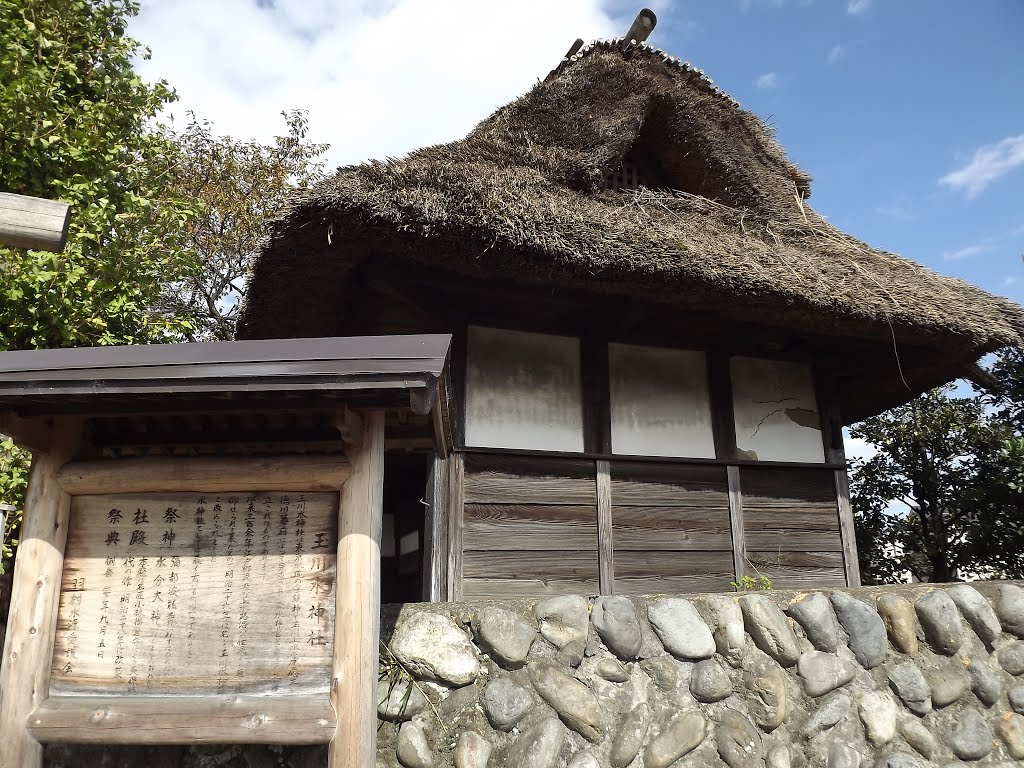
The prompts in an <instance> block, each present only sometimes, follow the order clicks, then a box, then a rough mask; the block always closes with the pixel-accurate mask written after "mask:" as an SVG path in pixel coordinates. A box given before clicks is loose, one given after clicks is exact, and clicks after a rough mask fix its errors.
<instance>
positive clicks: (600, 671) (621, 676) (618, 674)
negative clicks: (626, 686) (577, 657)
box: [594, 659, 629, 683]
mask: <svg viewBox="0 0 1024 768" xmlns="http://www.w3.org/2000/svg"><path fill="white" fill-rule="evenodd" d="M594 673H595V674H596V675H597V676H598V677H602V678H604V679H605V680H607V681H608V682H610V683H624V682H626V681H627V680H629V672H627V671H626V668H625V667H623V666H622V665H621V664H619V662H617V661H616V660H615V659H601V660H600V661H599V662H597V665H596V666H595V667H594Z"/></svg>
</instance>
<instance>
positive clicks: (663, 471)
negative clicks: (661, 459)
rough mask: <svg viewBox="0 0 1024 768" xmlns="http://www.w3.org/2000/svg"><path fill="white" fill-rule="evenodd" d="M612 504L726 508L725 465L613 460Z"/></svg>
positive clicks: (727, 501) (727, 502)
mask: <svg viewBox="0 0 1024 768" xmlns="http://www.w3.org/2000/svg"><path fill="white" fill-rule="evenodd" d="M611 490H612V504H613V505H614V506H616V507H618V506H639V507H718V508H720V509H726V508H727V506H728V504H729V500H728V484H727V480H726V472H725V468H724V467H721V466H714V465H700V464H667V463H666V464H654V463H651V464H642V463H634V462H614V463H613V464H612V475H611Z"/></svg>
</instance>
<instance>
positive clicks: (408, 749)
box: [395, 723, 434, 768]
mask: <svg viewBox="0 0 1024 768" xmlns="http://www.w3.org/2000/svg"><path fill="white" fill-rule="evenodd" d="M395 752H396V754H397V756H398V762H400V763H401V764H402V765H404V766H405V768H432V766H433V765H434V756H433V754H432V753H431V751H430V745H429V744H428V743H427V736H426V734H425V733H423V729H422V728H420V727H419V726H418V725H417V724H416V723H403V724H402V727H401V728H400V729H399V730H398V743H397V744H396V745H395Z"/></svg>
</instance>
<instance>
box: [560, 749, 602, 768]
mask: <svg viewBox="0 0 1024 768" xmlns="http://www.w3.org/2000/svg"><path fill="white" fill-rule="evenodd" d="M565 768H601V762H600V761H599V760H598V759H597V758H596V757H594V756H593V755H592V754H591V753H590V752H577V753H576V754H575V755H573V756H572V759H571V760H570V761H569V763H568V764H567V765H566V766H565Z"/></svg>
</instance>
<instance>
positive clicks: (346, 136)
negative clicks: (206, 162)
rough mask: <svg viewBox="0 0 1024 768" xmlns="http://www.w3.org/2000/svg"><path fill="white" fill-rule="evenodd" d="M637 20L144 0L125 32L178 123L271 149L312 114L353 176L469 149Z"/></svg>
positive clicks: (343, 2)
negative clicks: (173, 98)
mask: <svg viewBox="0 0 1024 768" xmlns="http://www.w3.org/2000/svg"><path fill="white" fill-rule="evenodd" d="M665 13H667V11H666V12H665ZM538 20H543V23H538ZM631 20H632V19H631V18H630V19H627V20H626V21H625V22H623V21H622V19H621V18H613V17H612V16H610V15H609V14H608V13H607V12H606V11H605V10H604V9H603V4H602V3H601V2H599V0H564V1H563V2H559V3H549V2H545V1H544V0H521V2H518V3H503V4H502V3H495V4H491V3H488V4H486V6H481V5H480V4H479V3H473V2H469V0H434V1H433V2H430V3H426V2H417V1H416V0H272V1H266V0H264V1H260V2H256V1H255V0H217V2H209V0H149V2H146V3H143V5H142V11H141V13H140V15H139V16H138V17H137V18H136V19H134V20H133V21H132V24H131V28H130V33H131V34H132V36H133V37H135V38H137V39H138V40H140V41H141V42H142V43H143V44H145V45H147V46H149V47H150V48H151V49H152V51H153V58H152V60H150V61H143V62H138V64H137V70H138V71H139V73H140V74H141V75H142V76H143V77H144V78H146V79H148V80H157V79H160V78H166V79H167V81H168V82H169V83H170V84H171V85H172V86H173V87H174V88H176V89H177V91H178V94H179V96H180V101H179V102H178V103H177V104H176V105H174V106H173V107H172V112H173V113H174V114H175V115H176V116H178V117H179V119H181V118H183V117H184V114H185V111H186V110H193V111H194V112H195V113H196V114H197V115H198V116H199V117H200V118H205V119H208V120H211V121H212V122H213V124H214V128H215V130H216V131H218V132H219V133H226V134H231V135H233V136H236V137H238V138H246V139H247V138H256V139H259V140H263V141H266V140H269V139H270V138H272V137H273V136H274V135H276V134H277V133H279V132H281V131H282V130H283V128H284V122H283V120H282V119H281V117H280V115H279V113H280V112H281V111H282V110H286V109H294V108H301V109H308V110H309V122H310V138H311V139H312V140H313V141H324V142H330V144H331V150H330V153H329V156H328V159H329V162H331V163H337V164H347V163H357V162H361V161H363V160H366V159H368V158H384V157H389V156H395V155H401V154H404V153H406V152H408V151H410V150H413V149H416V148H417V147H421V146H424V145H428V144H434V143H438V142H443V141H451V140H454V139H457V138H461V137H462V136H464V135H465V134H466V133H467V132H468V131H469V130H470V129H471V128H472V127H473V126H474V125H475V124H476V123H477V122H479V121H480V120H482V119H483V118H484V117H486V116H487V115H488V114H490V113H491V112H492V111H493V110H494V109H495V108H496V107H498V106H500V105H501V104H503V103H505V102H508V101H511V100H512V99H514V98H515V97H516V96H518V95H520V94H522V93H525V92H526V91H527V90H529V88H530V87H531V86H532V85H533V84H534V83H535V82H536V81H537V79H538V78H543V77H544V76H545V75H546V74H547V73H548V72H549V71H550V70H551V69H552V68H553V67H554V66H555V65H556V64H557V63H558V62H559V61H560V60H561V58H562V56H563V55H564V54H565V52H566V50H568V48H569V46H570V45H571V44H572V42H573V40H575V39H576V38H577V37H582V38H583V39H584V40H592V39H594V38H597V37H611V36H614V35H621V34H623V33H624V32H625V30H626V28H627V27H628V25H629V21H631ZM664 20H665V19H664V18H663V20H662V21H663V22H664ZM655 35H657V32H656V33H655Z"/></svg>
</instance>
